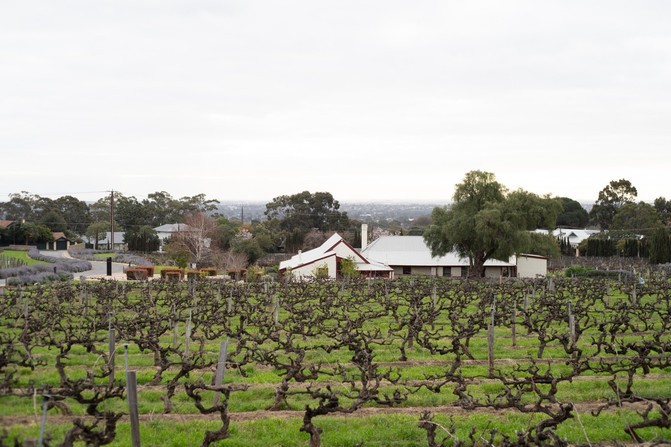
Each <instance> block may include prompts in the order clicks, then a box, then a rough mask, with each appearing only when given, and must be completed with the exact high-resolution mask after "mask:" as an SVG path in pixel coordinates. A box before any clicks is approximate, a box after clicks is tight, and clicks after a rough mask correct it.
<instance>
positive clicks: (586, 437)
mask: <svg viewBox="0 0 671 447" xmlns="http://www.w3.org/2000/svg"><path fill="white" fill-rule="evenodd" d="M26 293H27V292H26ZM132 293H133V292H131V299H133V300H141V299H145V298H146V297H143V296H142V295H140V294H138V295H135V296H133V295H132ZM639 298H640V300H641V302H642V303H645V302H646V300H647V301H651V300H652V298H650V297H646V296H641V297H639ZM73 299H80V298H79V297H73ZM609 299H611V300H613V301H618V300H622V301H626V300H629V299H630V297H629V296H628V295H626V294H625V293H618V292H615V293H613V295H612V296H611V297H610V298H609ZM117 312H118V314H119V315H123V314H124V312H126V310H125V309H123V308H121V309H117ZM399 312H409V309H408V307H407V306H405V307H404V306H401V310H400V311H399ZM590 312H593V313H594V314H596V315H597V316H596V317H595V318H600V317H599V316H598V314H599V312H603V309H602V308H601V306H599V305H596V306H595V308H594V309H592V310H591V311H590ZM236 318H237V317H233V318H231V321H229V322H228V324H230V325H231V327H233V326H235V325H236V324H239V323H240V321H239V320H237V319H236ZM278 318H279V320H280V321H286V320H288V319H290V318H291V315H290V314H289V313H287V312H286V311H284V310H281V311H280V312H279V314H278ZM603 318H605V315H604V316H603ZM655 318H662V317H655ZM82 321H83V320H82ZM432 323H433V328H434V329H433V330H436V331H443V332H444V333H445V334H446V337H445V340H443V341H439V342H437V343H438V345H439V346H443V347H444V346H448V345H449V341H450V339H449V335H450V334H451V329H450V328H449V321H448V319H447V318H444V317H443V318H439V319H437V320H436V321H433V322H432ZM326 324H329V323H328V322H327V323H326ZM654 324H655V322H653V325H654ZM562 325H563V323H561V322H557V323H553V326H552V327H553V328H554V330H564V329H562ZM393 326H394V322H393V321H392V320H391V318H389V317H388V316H387V317H381V318H378V319H375V320H371V321H369V322H367V323H366V325H365V327H366V329H367V330H370V331H377V332H379V333H380V334H390V333H391V332H392V327H393ZM2 330H3V331H7V333H14V334H15V335H17V336H18V334H20V332H21V330H22V328H21V326H20V324H17V323H16V322H15V321H9V320H5V321H2ZM106 333H107V328H106V327H105V325H104V324H102V323H101V325H100V327H99V328H98V329H97V330H96V334H97V335H98V337H97V338H98V339H99V340H101V341H100V342H98V343H96V345H95V348H96V350H99V351H105V350H106V344H105V342H104V340H105V335H106ZM494 334H495V345H494V352H495V358H496V361H495V365H496V369H497V371H498V372H499V373H501V374H507V375H513V374H514V372H515V369H516V368H517V367H519V366H520V365H524V364H528V363H531V362H532V361H534V362H536V363H537V364H538V366H539V368H542V369H544V370H547V371H548V372H551V373H552V374H555V375H561V374H562V373H564V372H568V371H570V369H571V367H570V366H569V365H568V362H569V360H570V358H569V357H568V356H567V354H566V352H565V350H564V348H563V347H562V346H561V345H560V344H559V343H557V342H552V343H550V344H548V346H547V347H546V348H545V350H544V352H543V357H542V358H538V348H539V345H538V337H537V336H536V334H530V333H526V332H525V331H524V330H522V329H521V328H518V332H517V336H516V343H515V346H513V345H512V334H511V328H510V327H508V326H505V325H500V326H497V327H496V329H495V331H494ZM185 335H186V325H185V324H182V325H181V326H180V325H179V324H178V325H177V330H176V332H174V333H167V334H164V335H162V336H161V338H160V343H161V344H163V345H166V346H167V345H170V344H173V343H176V345H177V346H178V348H180V349H183V348H184V344H185ZM192 335H193V334H192ZM599 335H600V334H599V331H598V329H597V328H596V327H592V328H590V329H588V330H587V331H586V332H584V333H582V334H581V336H580V339H579V341H578V343H577V346H578V347H580V348H581V349H582V350H583V355H584V356H585V357H586V358H590V357H591V356H593V355H595V354H597V352H596V350H595V349H594V347H593V345H592V344H591V340H592V339H593V338H595V337H598V336H599ZM391 336H392V337H393V336H396V337H398V334H396V335H391ZM651 337H652V338H661V339H664V340H668V339H669V334H649V333H646V332H642V333H627V334H624V335H623V336H621V337H620V339H621V340H622V342H623V343H626V342H636V341H640V340H642V339H649V338H651ZM219 341H220V340H208V341H207V342H205V344H204V347H205V349H204V351H205V353H206V356H207V357H209V358H211V359H216V357H217V355H218V348H219ZM326 342H328V339H326V338H324V337H320V336H315V337H309V338H306V339H305V340H303V341H302V345H303V346H306V347H314V349H312V350H309V351H308V355H307V357H306V360H307V361H308V362H311V363H323V364H341V365H344V366H345V367H346V368H347V370H348V371H349V374H350V375H355V374H356V368H355V367H353V366H352V364H351V357H352V353H351V352H350V351H349V350H347V349H346V348H340V349H335V350H332V351H329V352H326V351H324V350H323V349H320V348H319V346H320V345H322V344H323V343H326ZM236 343H237V341H236V340H235V339H233V340H231V344H230V346H229V350H230V351H231V352H233V351H235V349H236V347H237V344H236ZM400 343H401V338H396V339H394V340H392V341H391V342H390V343H389V344H380V345H379V346H376V348H375V352H374V354H375V358H374V360H375V362H376V363H377V364H378V365H380V366H382V367H384V368H389V369H391V370H394V371H397V372H398V374H399V375H400V376H401V377H402V378H403V380H404V384H405V385H403V386H406V385H407V384H411V385H412V384H413V382H414V381H417V382H421V381H427V380H428V379H427V376H429V377H430V376H435V375H440V374H441V373H442V372H444V371H445V370H446V369H447V368H449V366H450V365H451V364H452V362H454V361H455V357H454V355H452V354H447V355H437V354H431V353H430V352H428V351H427V349H424V348H422V347H421V346H417V345H415V346H414V347H412V348H409V349H407V355H408V359H407V361H400V360H399V345H400ZM122 344H123V340H118V344H117V352H116V372H117V380H118V381H119V383H120V384H121V385H124V384H125V383H124V382H125V379H124V375H123V364H124V361H126V360H127V361H128V365H129V369H131V370H134V371H137V377H138V384H139V396H138V400H139V409H140V414H141V419H142V428H141V433H142V445H143V446H153V445H156V446H159V445H161V446H167V445H175V446H177V445H180V446H182V445H196V444H198V443H199V442H200V439H201V438H202V433H203V432H204V431H205V430H213V429H215V427H216V426H217V425H218V422H217V421H216V420H213V418H212V417H208V416H202V415H200V414H198V413H197V410H196V409H195V407H194V405H193V403H192V401H191V400H190V399H189V398H188V396H187V395H186V394H185V393H184V390H183V388H182V385H183V384H184V383H187V382H193V381H200V380H202V381H203V382H205V383H210V382H211V381H212V380H213V376H214V368H213V367H210V368H206V369H202V370H197V371H194V372H193V373H192V374H190V375H189V376H188V377H184V378H182V379H180V381H179V384H180V386H178V390H177V393H176V394H175V396H174V398H173V401H174V407H173V410H172V412H171V414H168V415H165V414H162V413H163V410H164V402H163V397H164V395H165V388H164V386H163V385H165V384H166V383H167V382H169V381H170V380H171V379H172V378H173V377H174V376H175V374H176V372H177V368H176V367H173V368H169V369H167V370H166V371H165V373H164V374H163V377H162V379H161V382H160V384H159V385H149V383H150V382H151V380H152V379H153V377H154V374H155V372H156V368H155V367H154V359H153V356H152V354H151V353H150V352H149V351H147V350H145V351H142V350H141V349H140V348H139V347H138V346H137V345H135V344H129V346H128V356H127V357H124V351H123V348H122ZM271 345H272V343H269V345H268V346H266V347H267V348H271V347H272V346H271ZM487 348H488V347H487V338H486V333H484V331H480V332H479V333H478V334H477V335H475V336H474V337H472V340H471V342H470V344H469V350H470V352H471V353H472V356H473V357H474V359H473V360H471V359H465V360H463V364H462V366H461V368H460V372H461V373H462V374H463V376H464V377H467V378H469V380H470V381H471V382H470V387H469V392H470V393H471V394H472V396H473V397H474V398H475V399H486V398H487V396H495V395H497V394H498V393H500V392H501V391H503V386H502V384H501V383H500V382H499V381H497V380H492V379H488V378H487V375H488V366H487ZM89 351H90V349H86V348H85V347H84V346H81V345H75V346H74V347H73V348H72V350H71V351H70V352H69V355H68V357H67V359H66V361H65V364H66V369H67V372H68V374H69V377H70V378H71V379H73V380H76V379H81V378H84V377H85V376H86V373H87V371H90V370H92V369H95V368H96V367H98V366H99V364H100V363H102V360H101V358H100V355H97V354H95V353H92V352H89ZM56 353H57V352H56V351H55V349H54V348H52V347H36V348H35V349H34V350H33V351H32V355H34V356H35V357H37V358H40V359H41V360H42V361H43V362H44V364H42V365H38V366H37V367H35V368H34V369H33V370H28V369H25V368H24V369H21V370H20V371H19V375H18V378H17V382H16V387H17V388H18V389H29V388H30V387H31V386H34V385H39V386H40V387H44V386H53V387H57V386H58V385H59V383H60V378H59V375H58V374H57V372H56V371H55V370H54V368H53V364H54V358H55V355H56ZM664 355H668V353H664ZM171 357H172V360H173V361H174V362H175V363H178V362H179V361H180V356H179V355H178V354H177V353H172V354H171ZM599 357H603V353H600V354H599ZM230 360H231V362H230V364H229V365H228V369H227V371H226V374H225V378H224V383H226V384H247V385H249V389H248V390H246V391H240V392H236V393H234V394H232V395H231V398H230V401H229V411H230V412H231V414H232V418H233V423H232V424H231V428H230V437H229V438H228V439H225V440H222V441H219V442H218V443H217V444H216V445H222V446H223V445H227V446H228V445H230V446H237V445H240V446H242V445H245V446H256V445H258V446H299V445H301V446H302V445H306V444H307V439H308V438H307V435H306V434H305V433H301V432H300V431H299V428H300V427H301V421H300V419H301V417H302V415H303V410H304V408H305V406H306V405H310V404H313V403H314V401H313V400H312V399H311V398H309V397H308V396H306V395H304V394H296V395H292V396H290V398H289V399H288V402H289V406H290V408H285V409H284V410H285V411H283V412H281V413H278V414H281V416H280V417H275V416H274V415H273V413H272V412H265V411H264V410H265V409H266V408H267V407H268V405H269V404H270V403H271V402H272V400H273V397H274V393H275V388H276V386H277V385H278V384H279V383H280V381H281V374H280V371H279V370H277V369H275V368H273V367H271V366H268V365H263V364H260V363H258V362H251V363H249V364H245V365H244V366H242V367H240V368H236V367H235V361H236V359H235V358H231V359H230ZM594 361H598V358H595V359H594ZM611 379H613V376H612V375H609V374H601V375H599V374H585V375H580V376H578V377H576V378H575V379H574V380H572V381H570V382H562V383H561V387H560V390H559V392H558V394H557V399H558V400H560V401H562V402H571V403H573V404H575V405H576V416H577V417H574V418H572V419H570V420H568V421H566V422H564V423H562V424H561V425H560V426H559V427H558V428H557V434H558V435H559V436H560V437H562V438H565V439H567V440H568V441H569V442H570V443H572V444H588V443H591V444H600V443H603V444H605V443H616V442H628V441H630V437H629V436H628V435H627V434H626V433H625V431H624V430H623V429H622V427H623V426H625V425H626V424H627V423H632V422H634V421H636V420H637V417H638V414H637V413H636V411H635V410H632V409H616V410H613V409H610V410H608V411H606V412H604V413H602V414H601V415H599V416H598V417H596V416H593V415H592V413H591V412H592V410H594V409H595V408H596V407H598V405H599V404H601V403H604V402H606V401H607V400H608V399H612V398H613V391H612V388H611V387H610V386H609V384H608V381H609V380H611ZM625 379H626V378H625V377H622V376H621V377H617V378H616V382H619V383H622V384H623V385H624V383H625V382H626V380H625ZM332 380H333V378H332V377H331V376H330V375H326V374H324V375H319V376H318V377H317V378H316V379H314V380H311V381H310V382H309V384H312V386H325V385H327V384H328V385H330V386H333V387H340V388H343V389H344V388H346V387H347V386H346V384H344V383H342V382H335V383H334V382H332ZM99 381H100V383H104V379H100V380H99ZM635 383H636V391H637V393H638V394H639V395H641V396H650V397H656V398H659V397H671V367H664V368H652V369H651V370H650V371H646V373H645V374H643V373H639V374H636V382H635ZM309 384H303V383H295V382H293V383H291V384H290V389H291V390H301V389H304V388H305V387H306V386H308V385H309ZM540 387H541V388H543V387H544V385H540ZM399 388H400V386H399V385H397V384H391V383H389V384H386V385H383V386H382V388H381V392H383V393H385V392H386V393H392V392H393V391H394V390H396V389H399ZM452 388H453V387H451V386H447V387H445V388H444V389H442V390H441V392H439V393H434V392H431V391H428V390H427V389H426V388H422V389H420V390H419V391H417V392H414V393H411V394H410V395H409V396H408V398H407V400H406V401H404V402H402V403H401V404H399V405H398V406H397V407H395V408H393V409H389V410H387V409H386V408H381V407H377V408H375V406H374V405H372V404H371V405H367V406H366V407H365V408H363V409H362V410H359V411H357V412H356V413H354V414H353V415H349V416H347V417H341V416H339V417H332V416H322V417H319V418H318V423H319V426H320V427H321V428H322V429H323V432H324V434H323V437H322V445H324V446H340V445H342V446H345V445H356V444H358V443H361V442H364V445H366V446H370V445H373V446H376V445H380V446H382V445H398V446H404V445H407V446H411V445H412V446H414V445H426V433H425V431H423V430H422V429H420V428H419V427H418V421H419V414H420V409H428V410H431V411H433V412H434V414H435V418H434V422H435V423H436V424H437V425H438V426H439V427H440V428H441V430H439V433H443V436H456V437H458V438H459V439H468V434H469V432H470V430H471V429H472V428H476V429H477V430H478V431H485V430H491V429H495V430H497V431H499V432H501V433H505V434H508V435H509V436H514V434H515V433H516V432H517V431H519V430H524V429H525V428H528V427H530V426H531V425H533V424H534V423H538V421H539V420H540V419H542V415H538V414H531V415H530V414H521V413H518V412H515V411H493V410H492V411H488V410H486V409H478V410H474V411H469V410H465V409H463V408H460V407H458V406H457V405H456V404H457V397H456V396H455V395H454V394H453V393H452V392H451V391H452ZM203 396H204V398H205V400H208V401H209V400H211V399H212V398H213V393H212V392H207V391H206V392H204V393H203ZM525 399H527V400H529V401H531V400H533V396H525ZM342 402H343V404H344V405H346V404H347V403H348V399H347V398H343V399H342ZM126 405H127V404H126V402H125V401H122V400H120V399H112V400H110V401H107V402H105V403H104V409H105V410H113V411H117V412H123V411H125V409H126V408H127V407H126ZM68 406H69V408H70V410H71V412H72V414H73V415H74V416H83V415H85V407H84V405H80V404H77V403H75V402H68ZM39 407H40V400H39V396H35V397H34V398H27V397H19V396H15V395H0V422H2V424H1V425H3V427H5V428H6V429H8V433H9V435H10V436H18V437H20V438H23V439H25V438H27V437H36V436H37V433H38V431H39V426H38V420H39V412H40V408H39ZM371 407H372V408H371ZM392 410H393V411H392ZM376 411H377V413H376ZM652 414H653V415H654V412H653V413H652ZM67 419H68V417H66V416H63V415H60V414H59V413H58V411H56V410H54V411H52V412H50V413H49V415H48V432H49V434H50V436H51V437H52V438H53V439H60V438H62V436H63V435H64V433H65V432H66V431H67V430H68V429H69V427H71V424H70V423H69V422H68V421H67ZM451 426H454V427H455V429H454V432H453V434H450V435H448V434H447V430H442V429H443V428H447V427H451ZM641 433H642V435H643V436H644V437H646V439H650V440H666V441H671V436H670V434H669V430H663V429H658V428H651V429H645V430H642V431H641ZM129 439H130V435H129V426H128V422H127V421H126V420H125V419H124V420H122V422H121V423H120V424H119V426H118V433H117V438H116V439H115V440H114V442H113V443H112V444H110V445H119V446H122V445H130V441H129Z"/></svg>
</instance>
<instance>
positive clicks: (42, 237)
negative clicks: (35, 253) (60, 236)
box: [10, 222, 54, 245]
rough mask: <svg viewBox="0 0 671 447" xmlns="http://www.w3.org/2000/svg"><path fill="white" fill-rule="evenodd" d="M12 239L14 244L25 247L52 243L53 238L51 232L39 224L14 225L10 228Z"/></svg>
mask: <svg viewBox="0 0 671 447" xmlns="http://www.w3.org/2000/svg"><path fill="white" fill-rule="evenodd" d="M10 229H11V231H12V233H13V234H12V238H13V240H14V241H16V243H21V242H23V243H24V244H25V245H32V244H38V243H44V242H52V241H53V240H54V236H53V234H52V232H51V230H50V229H49V228H48V227H46V226H44V225H40V224H34V223H30V222H27V223H18V222H17V223H14V225H12V226H11V227H10Z"/></svg>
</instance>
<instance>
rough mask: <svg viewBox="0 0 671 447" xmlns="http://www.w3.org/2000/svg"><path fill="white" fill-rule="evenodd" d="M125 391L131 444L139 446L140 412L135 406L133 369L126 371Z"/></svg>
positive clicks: (135, 384)
mask: <svg viewBox="0 0 671 447" xmlns="http://www.w3.org/2000/svg"><path fill="white" fill-rule="evenodd" d="M126 392H127V393H128V416H129V418H130V435H131V445H132V446H133V447H140V414H139V412H138V407H137V376H136V373H135V371H127V372H126Z"/></svg>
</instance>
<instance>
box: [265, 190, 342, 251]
mask: <svg viewBox="0 0 671 447" xmlns="http://www.w3.org/2000/svg"><path fill="white" fill-rule="evenodd" d="M339 208H340V203H339V202H338V201H337V200H335V199H334V198H333V196H332V195H331V193H328V192H316V193H314V194H313V193H310V192H309V191H303V192H301V193H298V194H294V195H291V196H287V195H284V196H279V197H275V198H274V199H273V201H272V202H270V203H267V204H266V211H265V215H266V218H267V219H268V220H270V221H277V226H278V228H279V230H280V232H281V234H282V238H283V240H284V243H285V250H286V251H295V250H297V249H298V248H300V247H301V246H302V244H303V239H304V238H305V235H306V234H307V233H308V232H309V231H310V230H312V229H317V230H321V231H343V230H346V229H347V228H349V226H350V220H349V217H347V213H345V212H341V211H338V209H339Z"/></svg>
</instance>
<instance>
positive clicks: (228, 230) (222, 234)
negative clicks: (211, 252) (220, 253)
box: [212, 216, 238, 250]
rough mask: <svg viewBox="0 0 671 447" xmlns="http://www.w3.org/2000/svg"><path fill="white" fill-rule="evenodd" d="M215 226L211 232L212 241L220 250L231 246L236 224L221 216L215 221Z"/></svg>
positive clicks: (236, 230) (236, 228)
mask: <svg viewBox="0 0 671 447" xmlns="http://www.w3.org/2000/svg"><path fill="white" fill-rule="evenodd" d="M215 223H216V227H215V229H214V231H213V234H212V242H213V243H214V244H215V245H216V246H217V247H219V248H220V249H221V250H228V249H229V248H231V242H232V241H233V239H234V238H235V235H236V234H237V233H238V225H236V224H235V223H233V222H231V221H230V220H228V219H227V218H225V217H223V216H221V217H218V218H217V219H216V221H215Z"/></svg>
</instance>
